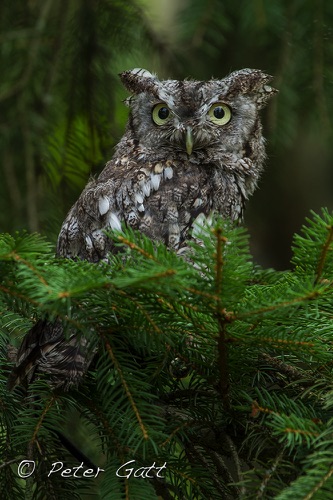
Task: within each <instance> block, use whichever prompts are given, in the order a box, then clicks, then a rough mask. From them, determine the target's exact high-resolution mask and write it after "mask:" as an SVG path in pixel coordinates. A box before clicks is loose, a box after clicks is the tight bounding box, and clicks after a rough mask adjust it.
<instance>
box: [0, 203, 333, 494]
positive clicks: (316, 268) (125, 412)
mask: <svg viewBox="0 0 333 500" xmlns="http://www.w3.org/2000/svg"><path fill="white" fill-rule="evenodd" d="M110 237H112V238H114V239H115V240H116V241H117V244H118V245H119V247H120V248H121V250H122V251H121V252H119V253H118V254H117V255H116V256H111V257H110V260H111V263H110V265H107V264H99V265H95V264H92V263H88V262H74V261H68V260H59V259H56V258H54V255H53V251H52V246H51V245H50V244H49V243H48V242H47V241H46V240H45V239H43V238H42V237H40V236H38V235H36V234H18V235H16V236H14V237H13V236H9V235H2V237H1V240H0V262H1V284H0V304H1V315H0V321H1V330H0V332H1V358H2V365H1V386H0V391H1V392H0V405H1V433H0V438H1V444H0V448H1V451H0V456H1V462H2V463H1V465H0V491H1V498H3V499H13V498H26V499H28V498H48V499H49V498H51V499H52V498H55V499H56V498H63V499H66V498H83V499H84V498H92V495H93V494H95V495H96V498H108V499H115V500H120V499H121V498H128V499H131V500H135V499H139V500H142V499H143V498H145V499H154V498H163V499H172V498H174V499H198V500H199V499H200V500H201V499H211V498H226V499H228V498H230V499H236V498H246V499H252V498H253V499H255V498H263V499H264V498H266V499H269V498H278V499H280V500H281V499H287V498H293V499H303V498H309V499H310V498H316V499H320V498H328V497H329V496H328V495H329V494H330V492H331V491H332V487H333V478H332V476H333V474H332V462H333V451H332V435H333V434H332V433H333V428H332V404H333V398H332V394H333V391H332V355H331V342H332V312H333V311H332V310H333V305H332V279H333V260H332V240H333V214H330V213H329V212H328V211H327V210H323V211H322V214H321V215H316V214H314V213H313V214H312V217H311V218H310V219H308V220H307V222H306V225H305V226H304V227H303V230H302V234H301V235H296V236H295V238H294V245H293V252H294V255H293V259H292V270H290V271H286V272H277V271H274V270H273V269H262V268H261V267H259V266H258V265H255V264H254V263H253V262H252V259H251V256H250V254H249V249H248V235H247V233H246V231H245V230H244V229H243V228H242V227H231V226H230V225H229V224H228V223H226V222H225V221H222V220H220V219H217V220H216V221H215V223H214V225H213V227H212V228H204V229H203V234H202V243H201V244H199V243H196V244H195V243H192V244H191V251H190V252H189V254H188V255H187V256H186V258H185V259H183V258H179V257H178V256H177V255H176V254H175V253H173V252H172V251H170V250H168V249H166V247H165V246H164V245H163V244H156V243H152V242H151V241H150V240H148V239H147V238H146V237H144V236H142V235H140V234H136V233H132V232H129V231H125V230H124V231H123V232H119V233H112V235H111V234H110ZM41 316H42V317H43V316H44V317H48V318H54V317H58V318H61V320H62V321H63V323H64V325H66V327H67V330H68V332H69V331H72V330H73V329H75V330H76V331H77V334H78V335H84V336H85V337H87V338H88V339H89V341H90V342H93V344H94V346H95V348H96V351H97V354H96V356H95V359H94V362H93V365H92V366H91V369H90V370H89V373H88V375H87V376H86V377H85V379H84V381H83V382H82V384H81V385H80V386H79V387H78V388H77V389H75V390H71V391H70V392H67V393H66V392H61V391H57V390H56V389H52V387H50V386H49V384H48V380H47V375H45V376H44V377H41V376H40V377H38V378H37V379H36V380H35V381H34V382H33V383H32V384H31V385H30V386H29V387H28V388H27V389H24V388H19V387H18V388H16V389H14V390H13V391H11V392H10V391H8V389H7V377H8V372H9V369H10V366H11V361H10V358H11V354H10V350H9V346H10V345H12V344H15V342H16V343H17V341H18V339H20V338H21V337H22V335H24V334H25V333H26V331H27V329H28V328H29V327H30V326H31V325H32V324H33V323H34V322H35V321H36V319H37V318H40V317H41ZM24 460H34V461H35V464H36V468H35V471H34V473H33V474H32V475H31V476H30V477H29V478H27V479H26V480H24V479H22V478H20V477H19V475H18V467H19V465H21V468H22V473H27V472H29V470H31V469H29V468H28V466H26V467H24V466H23V465H22V461H24ZM56 462H62V463H63V468H62V469H60V467H61V464H56ZM81 463H82V467H81V468H80V469H78V470H77V471H76V475H79V476H82V475H83V472H85V471H88V472H86V475H87V476H89V475H90V476H95V475H96V474H97V477H75V475H74V472H75V469H73V468H74V467H79V466H80V465H81ZM53 464H56V465H53ZM125 464H126V465H125ZM153 465H154V468H153V469H150V471H149V472H148V471H147V469H142V467H143V468H147V467H150V466H153ZM164 465H165V467H163V466H164ZM122 466H124V467H122ZM98 467H99V468H100V469H103V471H102V470H99V469H98ZM159 467H162V469H159ZM55 469H59V471H58V472H54V470H55ZM65 469H67V470H65ZM68 469H70V470H68ZM117 471H118V472H117ZM61 472H63V476H61ZM135 474H136V476H137V477H134V476H135ZM145 474H148V476H152V477H139V476H145ZM124 476H129V477H124ZM159 476H162V477H159ZM85 495H86V496H85Z"/></svg>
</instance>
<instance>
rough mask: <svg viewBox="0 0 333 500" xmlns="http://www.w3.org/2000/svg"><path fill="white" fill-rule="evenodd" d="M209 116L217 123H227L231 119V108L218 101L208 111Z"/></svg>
mask: <svg viewBox="0 0 333 500" xmlns="http://www.w3.org/2000/svg"><path fill="white" fill-rule="evenodd" d="M208 116H209V118H210V119H211V121H212V122H213V123H215V124H216V125H226V124H227V123H228V122H230V120H231V109H230V108H229V106H227V105H226V104H223V103H222V102H216V103H215V104H213V105H212V106H211V108H210V110H209V111H208Z"/></svg>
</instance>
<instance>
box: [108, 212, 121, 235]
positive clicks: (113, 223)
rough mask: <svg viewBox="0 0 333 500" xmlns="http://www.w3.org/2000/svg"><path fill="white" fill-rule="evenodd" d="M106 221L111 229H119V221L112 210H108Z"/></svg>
mask: <svg viewBox="0 0 333 500" xmlns="http://www.w3.org/2000/svg"><path fill="white" fill-rule="evenodd" d="M108 223H109V226H110V227H111V229H115V230H116V231H121V223H120V220H119V218H118V216H117V215H116V214H114V213H113V212H109V214H108Z"/></svg>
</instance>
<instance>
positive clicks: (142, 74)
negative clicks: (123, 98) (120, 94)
mask: <svg viewBox="0 0 333 500" xmlns="http://www.w3.org/2000/svg"><path fill="white" fill-rule="evenodd" d="M119 76H120V79H121V81H122V83H123V84H124V86H125V87H126V89H127V90H128V91H129V92H132V93H133V94H140V93H141V92H147V91H148V92H149V91H150V92H154V90H155V89H156V87H157V83H158V82H159V80H158V78H157V76H156V75H154V74H152V73H150V72H149V71H147V70H146V69H142V68H135V69H131V70H129V71H124V72H123V73H120V74H119Z"/></svg>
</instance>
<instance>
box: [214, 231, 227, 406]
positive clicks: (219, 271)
mask: <svg viewBox="0 0 333 500" xmlns="http://www.w3.org/2000/svg"><path fill="white" fill-rule="evenodd" d="M213 233H214V236H215V237H216V254H215V259H216V266H215V290H216V296H217V301H216V318H217V323H218V347H217V348H218V353H219V359H218V365H219V376H220V380H219V389H220V394H221V397H222V401H223V405H224V407H225V409H226V410H230V400H229V371H228V351H227V322H228V321H229V318H228V316H227V314H226V310H225V309H224V308H223V304H222V297H221V295H222V280H223V265H224V262H223V250H224V245H225V243H226V242H227V241H228V240H227V238H226V237H225V236H223V232H222V228H221V226H218V227H216V228H215V229H214V230H213Z"/></svg>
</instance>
